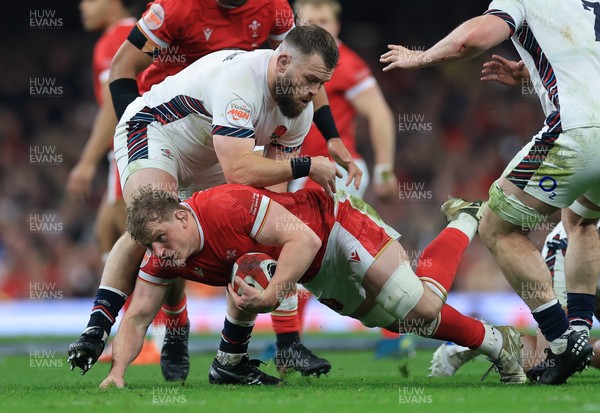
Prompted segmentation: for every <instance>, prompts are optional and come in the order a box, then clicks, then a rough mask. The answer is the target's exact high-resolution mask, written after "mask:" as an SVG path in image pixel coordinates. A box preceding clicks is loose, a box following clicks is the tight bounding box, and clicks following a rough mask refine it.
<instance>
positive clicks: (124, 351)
mask: <svg viewBox="0 0 600 413" xmlns="http://www.w3.org/2000/svg"><path fill="white" fill-rule="evenodd" d="M136 318H137V317H128V316H127V315H126V316H125V317H124V318H123V321H122V322H121V326H120V327H119V332H118V333H117V335H116V336H115V339H114V341H113V353H112V358H113V362H112V366H111V373H112V374H117V375H119V376H121V377H123V376H124V375H125V370H126V369H127V367H129V365H130V364H131V363H132V362H133V360H135V358H136V357H137V356H138V354H140V352H141V350H142V346H143V344H144V337H145V335H146V331H147V329H148V325H150V322H151V321H152V319H151V318H150V321H148V322H147V323H146V322H144V321H142V320H141V319H139V318H137V320H136Z"/></svg>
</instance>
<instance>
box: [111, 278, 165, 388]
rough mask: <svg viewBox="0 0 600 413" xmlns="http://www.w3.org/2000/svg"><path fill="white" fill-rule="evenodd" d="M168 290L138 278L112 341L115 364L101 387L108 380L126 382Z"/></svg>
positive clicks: (119, 385)
mask: <svg viewBox="0 0 600 413" xmlns="http://www.w3.org/2000/svg"><path fill="white" fill-rule="evenodd" d="M166 292H167V288H166V287H163V286H157V285H153V284H150V283H147V282H145V281H141V280H138V282H137V283H136V286H135V290H134V291H133V295H132V298H131V303H130V305H129V308H128V309H127V311H126V312H125V316H124V317H123V321H122V322H121V325H120V326H119V331H118V332H117V335H116V336H115V339H114V341H113V354H112V357H113V362H112V366H111V368H110V371H109V372H108V375H107V376H106V379H104V381H103V382H102V384H101V385H100V386H101V387H106V386H108V385H109V384H115V385H116V386H117V387H123V386H124V385H125V381H124V378H125V370H126V369H127V367H128V366H129V365H130V364H131V363H132V362H133V360H135V358H136V357H137V355H138V354H140V351H141V349H142V345H143V343H144V336H145V335H146V331H147V330H148V326H149V325H150V323H151V322H152V320H153V319H154V316H155V315H156V313H158V310H159V309H160V306H161V304H162V302H163V299H164V297H165V293H166Z"/></svg>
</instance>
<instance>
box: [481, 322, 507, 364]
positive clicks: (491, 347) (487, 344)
mask: <svg viewBox="0 0 600 413" xmlns="http://www.w3.org/2000/svg"><path fill="white" fill-rule="evenodd" d="M482 324H483V327H484V328H485V335H484V336H483V341H482V343H481V345H480V346H479V347H477V348H476V350H477V351H478V352H480V353H481V354H484V355H486V356H488V358H489V359H490V360H491V361H496V360H498V359H499V358H500V352H501V351H502V345H503V344H504V340H503V339H502V333H501V332H500V331H499V330H498V329H496V328H495V327H494V326H491V325H489V324H486V323H482Z"/></svg>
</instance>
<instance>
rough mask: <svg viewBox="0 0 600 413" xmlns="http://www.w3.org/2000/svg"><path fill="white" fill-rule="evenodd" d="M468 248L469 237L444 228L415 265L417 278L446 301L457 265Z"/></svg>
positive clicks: (453, 229) (455, 230) (457, 231)
mask: <svg viewBox="0 0 600 413" xmlns="http://www.w3.org/2000/svg"><path fill="white" fill-rule="evenodd" d="M468 246H469V237H467V236H466V235H465V234H464V233H463V232H461V231H459V230H457V229H455V228H446V229H444V230H443V231H442V232H441V233H440V235H438V236H437V237H436V238H435V239H434V240H433V241H431V243H430V244H429V245H428V246H427V248H425V251H423V254H421V256H420V257H419V262H418V264H417V271H416V273H417V276H419V278H420V279H421V281H423V282H425V283H427V284H428V286H430V287H431V289H432V290H433V292H435V293H436V294H437V295H439V296H440V298H442V300H444V301H445V300H446V297H448V290H449V289H450V287H451V286H452V283H453V282H454V277H455V276H456V270H457V268H458V263H459V262H460V259H461V258H462V256H463V253H464V252H465V250H466V249H467V247H468Z"/></svg>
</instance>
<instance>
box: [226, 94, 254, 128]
mask: <svg viewBox="0 0 600 413" xmlns="http://www.w3.org/2000/svg"><path fill="white" fill-rule="evenodd" d="M251 113H252V111H251V110H250V107H249V106H248V105H247V104H246V102H244V101H243V100H242V99H234V100H232V101H231V102H229V103H228V104H227V108H226V110H225V117H226V118H227V122H229V123H230V124H231V125H234V126H246V125H247V124H248V123H249V122H250V115H251Z"/></svg>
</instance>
